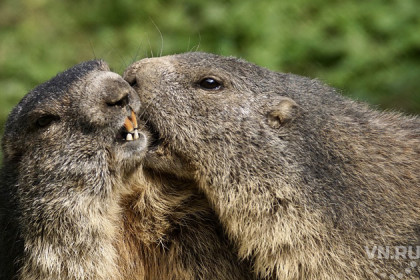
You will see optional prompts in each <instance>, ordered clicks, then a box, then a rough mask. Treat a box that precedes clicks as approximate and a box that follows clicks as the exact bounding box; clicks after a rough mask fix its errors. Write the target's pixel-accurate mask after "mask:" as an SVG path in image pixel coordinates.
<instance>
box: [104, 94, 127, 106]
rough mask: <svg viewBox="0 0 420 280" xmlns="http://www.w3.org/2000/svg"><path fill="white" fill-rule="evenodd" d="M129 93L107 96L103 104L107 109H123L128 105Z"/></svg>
mask: <svg viewBox="0 0 420 280" xmlns="http://www.w3.org/2000/svg"><path fill="white" fill-rule="evenodd" d="M128 96H129V93H128V92H125V93H124V92H123V93H122V94H119V95H116V94H113V95H109V96H106V97H105V103H106V105H108V106H109V107H114V106H115V107H121V108H124V107H126V106H127V105H128V104H129V98H128Z"/></svg>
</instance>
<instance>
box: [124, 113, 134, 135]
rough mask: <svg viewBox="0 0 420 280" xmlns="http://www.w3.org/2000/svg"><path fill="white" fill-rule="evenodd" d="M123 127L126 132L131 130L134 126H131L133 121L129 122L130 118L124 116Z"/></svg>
mask: <svg viewBox="0 0 420 280" xmlns="http://www.w3.org/2000/svg"><path fill="white" fill-rule="evenodd" d="M124 127H125V129H126V130H127V132H133V130H134V127H133V123H132V122H131V120H130V119H129V117H126V118H125V120H124Z"/></svg>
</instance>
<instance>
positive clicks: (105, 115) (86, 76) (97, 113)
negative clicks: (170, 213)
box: [3, 61, 147, 186]
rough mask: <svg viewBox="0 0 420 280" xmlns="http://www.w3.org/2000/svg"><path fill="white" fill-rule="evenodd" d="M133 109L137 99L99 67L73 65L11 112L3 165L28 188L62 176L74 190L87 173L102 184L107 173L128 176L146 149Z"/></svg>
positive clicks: (95, 63) (99, 64)
mask: <svg viewBox="0 0 420 280" xmlns="http://www.w3.org/2000/svg"><path fill="white" fill-rule="evenodd" d="M139 107H140V101H139V99H138V97H137V94H136V93H135V92H134V91H133V90H132V89H131V88H130V86H129V85H128V83H126V82H125V81H124V80H123V79H122V78H121V77H120V76H119V75H117V74H115V73H112V72H110V70H109V68H108V66H107V65H106V64H105V63H104V62H102V61H90V62H86V63H82V64H79V65H77V66H75V67H73V68H71V69H69V70H67V71H65V72H63V73H60V74H58V75H57V76H56V77H55V78H53V79H51V80H49V81H47V82H45V83H44V84H42V85H40V86H38V87H36V88H35V89H33V90H32V91H31V92H30V93H28V94H27V95H26V96H25V97H24V98H23V99H22V101H21V102H20V103H19V104H18V105H17V106H16V107H15V108H14V110H13V111H12V113H11V114H10V116H9V119H8V122H7V124H6V130H5V135H4V138H3V149H4V155H5V159H4V161H5V165H17V166H16V169H18V170H19V172H21V174H31V175H30V177H31V178H27V179H28V181H27V183H30V182H32V183H33V184H32V185H33V186H36V185H37V184H39V183H40V182H38V181H39V180H41V179H39V178H42V180H50V181H49V185H52V184H51V183H52V181H51V179H52V177H54V178H55V179H57V181H60V176H63V177H64V176H65V177H66V178H68V179H69V180H68V182H71V179H72V178H73V179H74V182H75V184H76V185H77V180H78V178H79V179H80V176H81V175H82V174H88V173H89V172H91V173H92V172H93V174H92V175H91V177H92V178H95V177H96V178H102V179H103V178H104V177H106V176H105V174H109V173H110V171H112V170H113V171H117V172H126V171H127V170H131V169H133V168H134V167H136V166H137V165H138V164H139V163H140V161H141V160H142V158H143V155H144V153H145V148H146V146H147V137H146V135H145V134H144V133H142V132H141V131H139V130H138V124H137V121H136V116H135V115H136V114H137V113H138V110H139ZM96 175H99V176H96ZM28 176H29V175H28ZM28 185H30V184H28ZM98 185H103V183H101V184H98Z"/></svg>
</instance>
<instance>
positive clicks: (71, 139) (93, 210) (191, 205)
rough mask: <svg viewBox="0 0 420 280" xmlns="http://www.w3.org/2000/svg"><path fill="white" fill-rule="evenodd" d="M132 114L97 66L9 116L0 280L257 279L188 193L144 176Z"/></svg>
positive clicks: (56, 81)
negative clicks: (151, 181) (148, 179)
mask: <svg viewBox="0 0 420 280" xmlns="http://www.w3.org/2000/svg"><path fill="white" fill-rule="evenodd" d="M139 108H140V101H139V98H138V96H137V94H136V93H135V92H134V90H133V89H132V88H131V87H130V86H129V84H128V83H127V82H126V81H124V80H123V79H122V78H121V77H120V76H119V75H117V74H115V73H112V72H110V70H109V68H108V66H107V64H106V63H105V62H103V61H90V62H85V63H82V64H79V65H76V66H74V67H73V68H71V69H69V70H67V71H65V72H63V73H61V74H59V75H57V76H56V77H55V78H53V79H51V80H50V81H48V82H46V83H44V84H42V85H40V86H38V87H36V88H35V89H34V90H32V91H31V92H30V93H29V94H27V95H26V96H25V97H24V98H23V99H22V101H21V102H20V103H19V104H18V105H17V106H16V107H15V108H14V110H13V111H12V113H11V114H10V116H9V118H8V121H7V124H6V129H5V134H4V138H3V143H2V147H3V152H4V161H3V167H2V169H1V184H0V234H1V237H0V279H2V280H3V279H4V280H6V279H8V280H9V279H24V280H29V279H33V280H35V279H43V280H46V279H51V280H52V279H54V280H57V279H72V280H75V279H84V280H87V279H95V280H101V279H108V280H109V279H130V280H131V279H159V280H161V279H251V278H252V277H253V274H252V273H250V272H248V271H249V266H248V264H246V263H245V262H241V261H240V260H238V257H237V254H236V252H235V247H234V246H231V244H229V242H228V241H227V238H226V237H225V235H224V233H223V231H222V230H221V226H220V224H219V222H218V220H217V218H216V216H215V214H214V213H213V212H212V210H211V209H210V206H209V205H208V203H207V202H206V200H205V198H204V196H203V195H202V194H200V193H198V192H197V190H196V189H193V188H191V187H188V186H191V185H192V184H191V183H188V182H187V181H180V180H178V181H177V182H176V183H175V182H174V183H172V182H171V179H170V177H166V178H161V179H159V180H158V179H156V178H155V179H153V182H154V184H150V183H149V182H148V181H147V178H146V177H144V176H143V173H142V172H141V168H140V165H141V162H142V159H143V157H144V154H145V151H146V147H147V143H148V141H147V140H148V135H147V133H145V132H142V131H141V130H139V129H137V130H136V127H138V126H139V124H136V119H137V117H136V115H135V113H137V112H139ZM147 176H148V177H150V178H152V177H153V174H151V173H150V174H148V175H147ZM158 181H159V183H157V182H158Z"/></svg>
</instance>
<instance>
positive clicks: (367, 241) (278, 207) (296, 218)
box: [124, 53, 420, 280]
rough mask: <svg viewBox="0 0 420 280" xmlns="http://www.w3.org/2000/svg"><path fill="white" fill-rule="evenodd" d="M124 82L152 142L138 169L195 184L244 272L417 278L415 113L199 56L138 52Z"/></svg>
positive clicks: (419, 213)
mask: <svg viewBox="0 0 420 280" xmlns="http://www.w3.org/2000/svg"><path fill="white" fill-rule="evenodd" d="M124 78H125V79H126V80H127V81H128V82H129V83H130V84H131V85H132V86H133V88H134V89H135V90H136V91H137V93H138V94H139V96H140V100H141V102H142V109H141V111H142V114H141V115H142V119H143V120H145V121H146V122H147V126H148V127H149V130H150V132H151V133H152V134H153V135H154V138H155V140H154V142H153V143H154V147H152V148H151V149H150V151H149V152H148V155H147V156H146V163H145V167H146V168H147V169H150V170H154V172H161V173H163V174H168V173H169V174H173V175H175V176H176V175H177V174H180V177H182V178H188V179H190V180H194V181H195V182H196V184H197V188H199V189H200V190H202V191H203V192H204V193H205V195H206V197H207V198H208V200H209V201H210V202H211V205H212V206H213V207H214V209H215V211H216V213H217V215H218V217H219V218H220V220H221V223H222V225H223V226H224V228H225V229H226V230H227V232H228V234H229V236H230V238H231V239H232V240H233V241H234V242H235V243H236V244H237V246H239V255H240V257H242V258H249V259H251V260H252V262H253V265H254V268H255V272H256V273H257V274H259V275H261V276H263V277H273V278H274V279H283V280H287V279H316V280H318V279H331V280H337V279H377V278H378V277H382V278H386V279H393V278H395V279H397V278H400V277H401V278H404V279H418V278H419V271H418V270H417V268H418V267H419V266H420V260H419V259H420V247H419V246H420V185H419V183H420V157H419V156H420V119H419V118H418V117H414V116H412V117H409V116H403V115H402V114H399V113H392V112H378V111H376V110H373V109H371V108H369V106H367V105H365V104H361V103H359V102H355V101H352V100H350V99H348V98H346V97H343V96H341V95H340V94H339V93H337V91H336V90H335V89H333V88H331V87H329V86H326V85H324V84H323V83H321V82H319V81H317V80H312V79H308V78H305V77H300V76H297V75H293V74H284V73H276V72H272V71H269V70H267V69H264V68H262V67H259V66H256V65H253V64H251V63H248V62H246V61H244V60H239V59H236V58H232V57H222V56H217V55H213V54H206V53H186V54H179V55H173V56H167V57H160V58H151V59H143V60H140V61H138V62H135V63H134V64H132V65H131V66H130V67H129V68H128V69H127V70H126V71H125V73H124ZM171 159H173V161H175V164H173V163H171ZM176 166H179V167H180V168H179V169H177V168H176ZM386 250H388V255H387V251H386Z"/></svg>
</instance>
